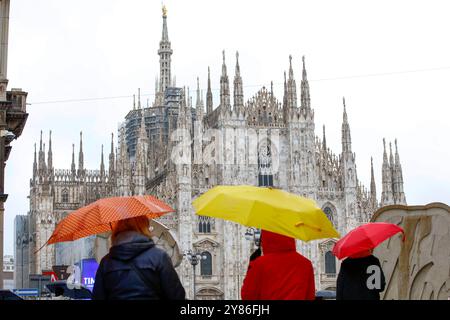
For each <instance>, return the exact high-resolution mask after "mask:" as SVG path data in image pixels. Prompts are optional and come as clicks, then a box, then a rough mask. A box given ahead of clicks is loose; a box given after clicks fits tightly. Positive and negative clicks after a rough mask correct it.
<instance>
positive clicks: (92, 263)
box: [81, 258, 98, 292]
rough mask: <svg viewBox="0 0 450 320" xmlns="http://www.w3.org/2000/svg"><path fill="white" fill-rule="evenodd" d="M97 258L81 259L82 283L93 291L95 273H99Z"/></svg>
mask: <svg viewBox="0 0 450 320" xmlns="http://www.w3.org/2000/svg"><path fill="white" fill-rule="evenodd" d="M97 269H98V263H97V260H95V259H93V258H91V259H83V260H81V285H83V286H85V287H86V288H87V289H89V290H90V291H91V292H92V290H93V289H94V282H95V274H96V273H97Z"/></svg>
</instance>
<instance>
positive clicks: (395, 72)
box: [27, 66, 450, 105]
mask: <svg viewBox="0 0 450 320" xmlns="http://www.w3.org/2000/svg"><path fill="white" fill-rule="evenodd" d="M440 70H450V66H448V67H436V68H426V69H416V70H404V71H391V72H383V73H369V74H360V75H350V76H341V77H332V78H321V79H308V81H310V82H320V81H336V80H348V79H361V78H373V77H383V76H392V75H400V74H408V73H419V72H429V71H440ZM267 85H270V84H251V85H244V86H243V87H244V88H253V87H262V86H267ZM273 85H276V86H278V85H283V83H282V82H277V83H273ZM202 90H203V91H206V90H205V89H204V88H203V89H202ZM219 90H220V88H214V89H213V88H211V91H215V92H217V91H219ZM192 92H195V90H193V91H192ZM155 95H156V93H144V94H141V97H154V96H155ZM132 97H133V95H123V96H109V97H95V98H78V99H64V100H49V101H38V102H31V103H27V104H28V105H36V104H54V103H71V102H90V101H99V100H114V99H125V98H126V99H130V98H132Z"/></svg>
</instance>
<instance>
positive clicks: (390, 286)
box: [372, 203, 450, 300]
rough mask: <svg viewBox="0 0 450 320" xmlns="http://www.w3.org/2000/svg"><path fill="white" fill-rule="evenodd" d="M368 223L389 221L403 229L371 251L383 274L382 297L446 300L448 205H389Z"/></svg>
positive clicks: (449, 285)
mask: <svg viewBox="0 0 450 320" xmlns="http://www.w3.org/2000/svg"><path fill="white" fill-rule="evenodd" d="M372 222H390V223H395V224H397V225H399V226H401V227H402V228H403V229H404V230H405V236H406V239H405V241H404V242H403V241H402V236H401V235H396V236H394V237H392V238H390V239H389V240H386V241H385V242H383V243H382V244H381V245H380V246H379V247H377V248H376V249H375V251H374V254H375V255H376V256H377V257H378V258H379V259H380V262H381V264H382V267H383V271H384V273H385V276H386V290H385V291H384V293H383V298H384V299H385V300H392V299H395V300H397V299H401V300H447V299H450V207H449V206H447V205H445V204H443V203H431V204H428V205H426V206H400V205H392V206H387V207H383V208H381V209H380V210H378V211H377V212H376V213H375V214H374V216H373V218H372Z"/></svg>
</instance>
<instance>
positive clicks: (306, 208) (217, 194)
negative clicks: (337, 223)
mask: <svg viewBox="0 0 450 320" xmlns="http://www.w3.org/2000/svg"><path fill="white" fill-rule="evenodd" d="M192 204H193V206H194V208H195V210H196V212H197V214H198V215H201V216H208V217H214V218H222V219H225V220H230V221H234V222H238V223H240V224H242V225H245V226H248V227H256V228H260V229H264V230H267V231H271V232H275V233H279V234H283V235H286V236H289V237H293V238H297V239H301V240H303V241H310V240H314V239H323V238H339V237H340V235H339V233H338V232H337V231H336V230H335V229H334V228H333V225H332V223H331V222H330V220H328V218H327V216H326V215H325V213H323V211H322V210H321V209H320V208H319V207H318V206H317V205H316V203H315V202H314V201H313V200H311V199H308V198H304V197H300V196H298V195H295V194H292V193H289V192H286V191H283V190H280V189H274V188H264V187H254V186H217V187H214V188H212V189H210V190H208V191H207V192H205V193H204V194H202V195H201V196H199V197H198V198H197V199H195V200H194V201H193V203H192Z"/></svg>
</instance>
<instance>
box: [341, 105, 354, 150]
mask: <svg viewBox="0 0 450 320" xmlns="http://www.w3.org/2000/svg"><path fill="white" fill-rule="evenodd" d="M342 103H343V104H344V115H343V121H342V152H349V153H351V152H352V139H351V136H350V126H349V124H348V119H347V110H346V106H345V98H342Z"/></svg>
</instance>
